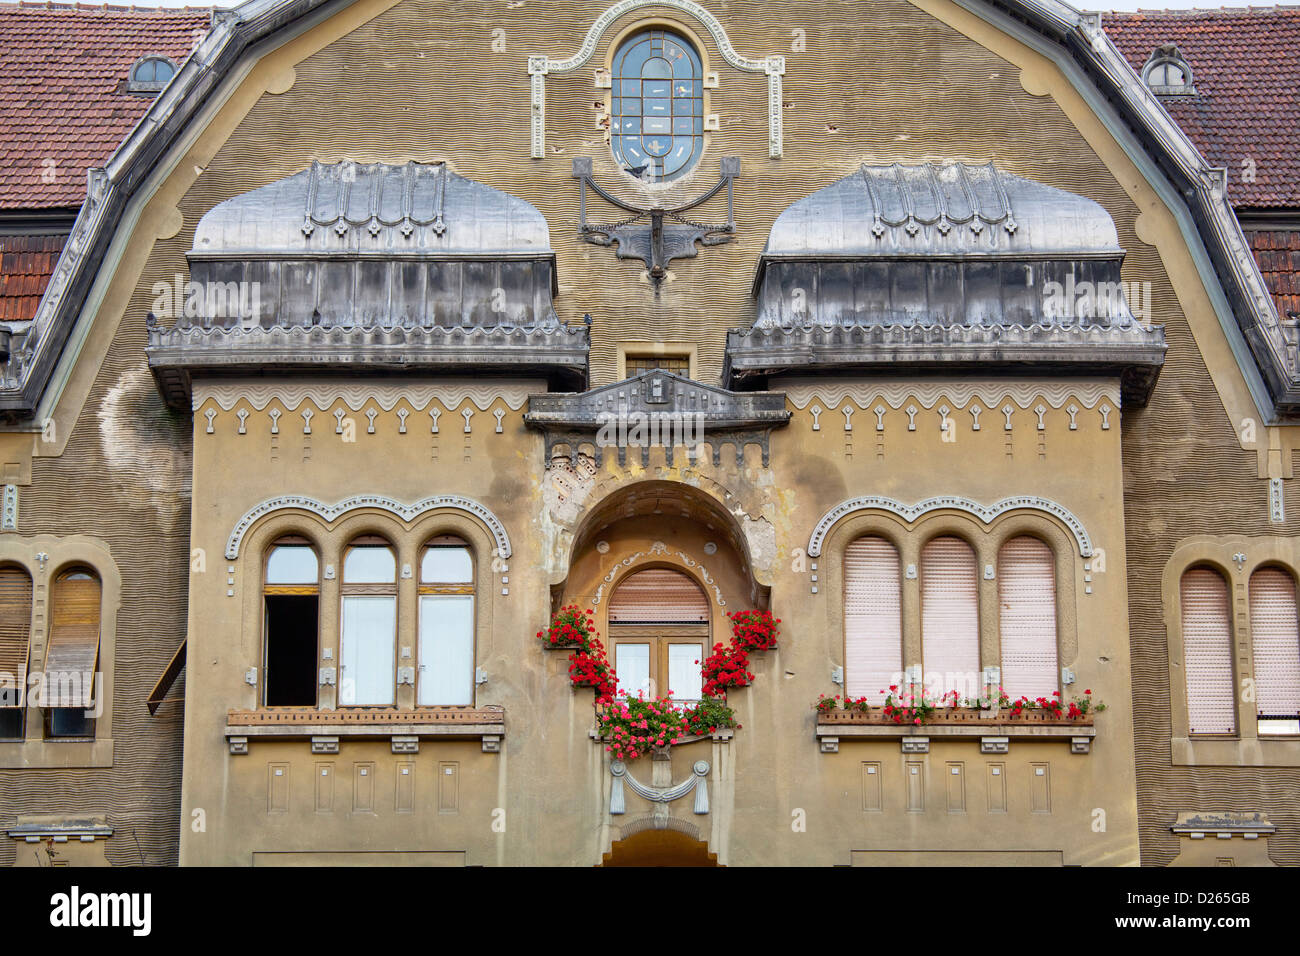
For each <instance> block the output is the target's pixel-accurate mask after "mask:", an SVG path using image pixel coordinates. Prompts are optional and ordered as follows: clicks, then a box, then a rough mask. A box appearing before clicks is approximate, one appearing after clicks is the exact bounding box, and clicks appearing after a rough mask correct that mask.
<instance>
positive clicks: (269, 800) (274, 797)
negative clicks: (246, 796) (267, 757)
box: [266, 763, 289, 813]
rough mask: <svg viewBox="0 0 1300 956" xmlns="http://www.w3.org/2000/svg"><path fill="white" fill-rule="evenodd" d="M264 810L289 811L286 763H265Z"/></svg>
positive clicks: (269, 811)
mask: <svg viewBox="0 0 1300 956" xmlns="http://www.w3.org/2000/svg"><path fill="white" fill-rule="evenodd" d="M266 811H267V813H288V812H289V765H288V764H287V763H270V764H267V765H266Z"/></svg>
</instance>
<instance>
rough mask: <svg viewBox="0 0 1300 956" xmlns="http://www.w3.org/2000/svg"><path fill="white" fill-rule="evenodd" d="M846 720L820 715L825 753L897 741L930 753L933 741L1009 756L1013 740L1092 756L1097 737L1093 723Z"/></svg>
mask: <svg viewBox="0 0 1300 956" xmlns="http://www.w3.org/2000/svg"><path fill="white" fill-rule="evenodd" d="M845 716H848V717H849V718H852V717H853V716H854V715H842V714H833V715H828V714H819V715H818V720H817V730H816V738H817V741H818V743H819V744H820V746H821V752H822V753H839V749H840V741H841V740H861V741H865V740H897V741H899V743H900V745H901V747H902V751H903V753H929V752H930V741H931V740H961V739H966V740H978V741H979V747H980V753H986V754H1004V753H1007V752H1008V751H1009V750H1010V745H1011V741H1013V740H1016V741H1028V742H1044V741H1065V742H1067V743H1069V745H1070V752H1071V753H1076V754H1086V753H1091V751H1092V741H1093V738H1094V737H1096V736H1097V728H1096V727H1094V726H1093V724H1092V722H1091V720H1089V721H1087V722H1083V721H1079V722H1072V721H1064V720H1052V721H1046V720H1043V721H1024V720H997V719H973V720H958V721H950V722H947V723H928V724H922V725H920V726H910V727H909V726H904V725H901V724H895V723H883V722H879V721H875V722H871V721H870V720H869V719H844V717H845ZM828 717H830V718H831V719H829V720H828V719H827V718H828Z"/></svg>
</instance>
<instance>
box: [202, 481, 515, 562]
mask: <svg viewBox="0 0 1300 956" xmlns="http://www.w3.org/2000/svg"><path fill="white" fill-rule="evenodd" d="M362 508H377V509H379V510H380V511H387V512H388V513H389V514H391V515H395V516H396V517H398V518H401V519H402V520H403V521H411V520H412V519H414V518H418V517H419V516H420V515H423V514H427V513H428V512H430V511H438V510H440V509H450V510H453V511H460V512H463V513H465V514H468V515H471V516H472V517H474V518H477V519H478V520H479V521H480V522H481V523H482V524H484V525H486V526H487V530H488V531H489V532H490V533H491V535H492V539H493V540H494V541H495V542H496V553H495V554H494V555H493V557H498V558H502V559H505V558H509V557H510V554H511V550H510V536H509V535H508V534H507V533H506V528H505V525H504V524H502V523H501V519H500V518H498V517H497V516H496V515H495V514H493V513H492V511H491V510H490V509H489V508H487V507H486V506H484V505H482V504H479V502H477V501H475V500H474V499H472V498H464V497H462V496H460V495H436V496H434V497H432V498H422V499H421V500H419V501H417V502H415V504H411V505H404V504H402V503H401V502H400V501H397V500H395V499H393V498H388V497H386V496H384V495H354V496H352V497H351V498H345V499H343V500H342V501H340V502H339V503H338V504H334V505H326V504H323V503H321V502H319V501H317V500H316V499H315V498H307V497H304V496H302V495H285V496H283V497H280V498H271V499H269V500H267V501H263V502H262V503H261V504H260V505H257V506H256V507H254V508H251V509H249V511H248V512H246V513H245V514H244V516H243V517H242V518H240V519H239V522H238V523H237V524H236V525H235V529H234V530H233V531H231V532H230V538H229V540H228V541H227V542H226V558H227V560H230V561H234V560H235V559H236V558H238V557H239V546H240V544H242V543H243V540H244V535H245V534H247V533H248V529H249V528H251V527H252V526H253V525H254V524H255V523H256V522H257V521H258V519H260V518H264V517H266V516H267V515H269V514H274V513H275V512H277V511H291V510H295V509H296V510H299V511H310V512H311V513H312V514H314V515H318V516H319V517H321V518H322V519H324V520H325V521H331V522H332V521H334V520H335V519H337V518H340V517H342V516H343V515H345V514H347V513H348V512H350V511H357V510H360V509H362Z"/></svg>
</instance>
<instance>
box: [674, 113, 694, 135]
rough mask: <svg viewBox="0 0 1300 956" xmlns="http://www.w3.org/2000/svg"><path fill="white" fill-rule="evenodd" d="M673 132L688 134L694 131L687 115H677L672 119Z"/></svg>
mask: <svg viewBox="0 0 1300 956" xmlns="http://www.w3.org/2000/svg"><path fill="white" fill-rule="evenodd" d="M673 132H674V133H678V134H683V133H684V134H685V135H687V136H689V135H690V134H691V133H693V132H695V128H694V125H693V123H692V121H691V118H690V117H689V116H678V117H677V118H676V119H674V120H673Z"/></svg>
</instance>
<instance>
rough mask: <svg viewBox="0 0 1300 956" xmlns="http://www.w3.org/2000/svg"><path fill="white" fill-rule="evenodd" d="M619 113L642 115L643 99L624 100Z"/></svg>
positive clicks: (621, 114)
mask: <svg viewBox="0 0 1300 956" xmlns="http://www.w3.org/2000/svg"><path fill="white" fill-rule="evenodd" d="M618 115H620V116H640V115H641V101H640V100H624V101H623V104H622V108H621V109H619V111H618Z"/></svg>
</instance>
